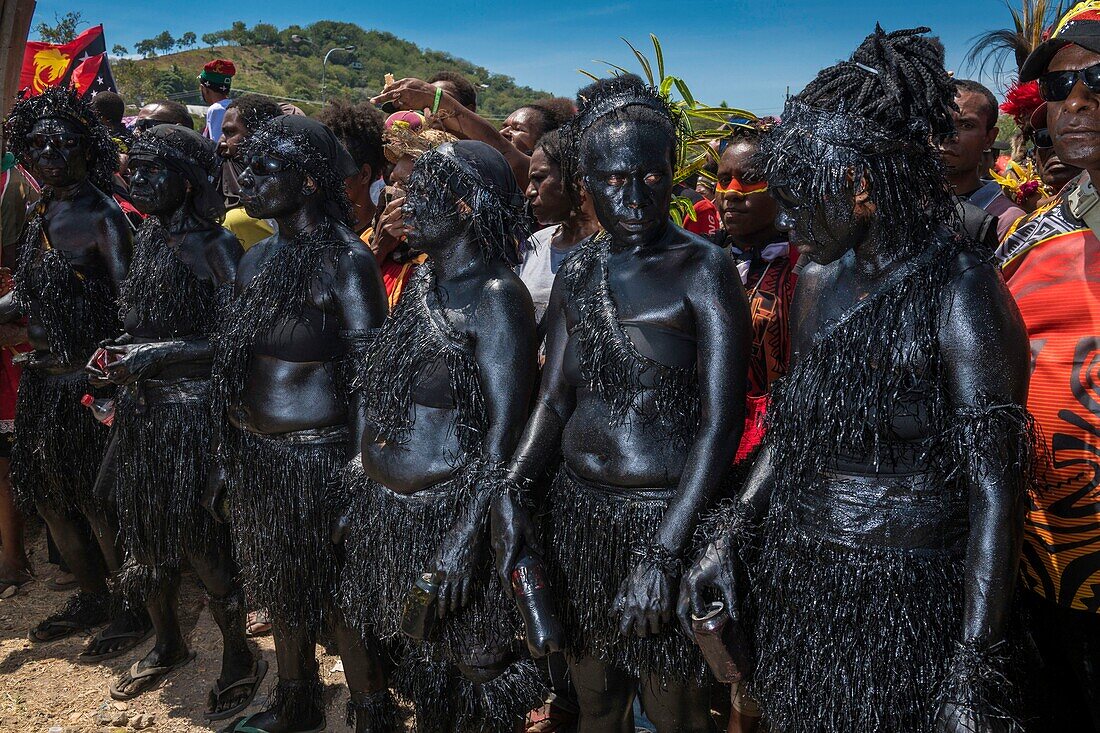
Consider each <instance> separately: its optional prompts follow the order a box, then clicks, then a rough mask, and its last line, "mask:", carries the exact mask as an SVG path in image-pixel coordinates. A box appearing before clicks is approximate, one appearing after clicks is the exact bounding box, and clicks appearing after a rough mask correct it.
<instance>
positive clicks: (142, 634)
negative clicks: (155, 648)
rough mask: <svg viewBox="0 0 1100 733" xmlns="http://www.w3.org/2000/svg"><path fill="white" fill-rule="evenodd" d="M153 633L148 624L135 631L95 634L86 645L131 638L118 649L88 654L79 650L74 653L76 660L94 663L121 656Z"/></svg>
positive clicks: (82, 662)
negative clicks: (146, 626) (77, 652)
mask: <svg viewBox="0 0 1100 733" xmlns="http://www.w3.org/2000/svg"><path fill="white" fill-rule="evenodd" d="M152 635H153V627H152V626H150V627H149V628H147V629H140V630H137V631H120V632H119V633H117V634H103V633H100V634H96V636H95V637H93V638H92V640H91V641H90V642H88V646H92V645H99V644H102V643H104V642H111V641H115V640H120V639H131V640H132V643H129V644H125V645H123V646H122V648H120V649H112V650H111V651H109V652H102V653H101V654H88V653H87V652H80V654H78V655H76V661H78V662H80V663H81V664H95V663H96V662H103V661H106V660H108V659H114V658H115V657H121V656H122V655H123V654H125V653H126V652H128V651H131V650H133V649H134V648H135V647H138V646H141V644H142V643H143V642H144V641H145V640H146V639H148V638H149V637H150V636H152Z"/></svg>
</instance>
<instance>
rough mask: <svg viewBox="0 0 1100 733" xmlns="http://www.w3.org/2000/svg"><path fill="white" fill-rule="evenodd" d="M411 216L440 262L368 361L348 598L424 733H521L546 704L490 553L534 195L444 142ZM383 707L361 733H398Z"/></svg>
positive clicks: (489, 163) (414, 181)
mask: <svg viewBox="0 0 1100 733" xmlns="http://www.w3.org/2000/svg"><path fill="white" fill-rule="evenodd" d="M405 210H406V216H405V231H406V233H407V235H408V238H409V242H410V244H411V245H412V246H413V247H415V248H416V249H418V250H421V251H423V252H425V253H426V254H427V255H428V259H427V261H426V262H425V263H424V264H422V265H420V266H419V268H418V269H417V270H416V272H415V273H414V275H413V277H412V280H411V281H410V282H409V284H408V285H407V286H406V289H405V292H404V295H403V296H402V298H401V300H400V302H399V303H398V305H397V308H396V310H395V311H394V313H393V316H392V317H391V318H390V320H389V321H387V323H386V325H385V326H384V327H383V328H382V330H381V331H380V333H379V334H378V337H377V338H376V340H375V342H374V344H373V345H372V346H371V347H370V348H369V349H368V350H367V351H366V352H365V353H364V354H363V356H362V358H361V359H360V360H358V361H357V367H358V371H359V379H358V381H357V383H356V386H357V388H358V389H360V390H361V391H362V394H363V400H364V403H365V405H366V413H365V417H366V424H365V426H364V429H363V433H362V434H363V443H362V466H361V468H362V472H364V473H365V476H362V475H360V476H359V477H355V476H354V472H353V473H352V474H350V475H349V484H348V490H349V491H352V492H353V493H354V499H353V500H352V502H351V505H350V508H349V512H348V515H347V519H348V522H349V525H348V528H347V534H346V538H345V540H344V547H345V552H346V557H347V563H346V565H345V567H344V570H343V575H342V578H341V593H340V598H341V602H342V603H343V605H344V608H345V613H346V614H347V615H348V617H349V618H350V619H353V620H354V621H355V626H356V627H357V628H358V629H359V630H360V631H361V632H362V633H363V634H364V635H370V634H373V633H376V634H380V635H381V636H382V637H383V638H384V639H386V640H389V641H390V642H391V643H392V642H393V641H395V640H396V641H399V644H398V649H399V651H398V660H397V668H396V669H395V671H394V679H393V685H394V687H395V688H396V689H397V690H398V691H399V692H401V693H402V695H403V696H404V697H406V698H408V699H411V700H412V701H413V703H414V705H415V708H416V715H417V729H418V730H420V731H425V732H429V731H438V732H439V733H467V732H468V733H475V732H476V733H510V732H511V731H514V730H516V728H517V726H519V725H522V723H523V719H524V716H525V715H526V713H527V712H528V711H529V710H531V709H532V708H534V707H535V706H537V705H538V704H539V703H540V702H542V700H543V698H544V695H545V690H544V688H543V685H542V681H541V679H540V676H539V674H538V671H537V669H536V667H535V666H534V664H533V663H532V661H531V660H530V659H527V658H526V653H525V651H524V650H523V649H522V645H521V643H520V641H519V640H520V637H521V635H522V627H521V625H520V618H519V615H518V614H517V613H516V610H515V601H513V600H512V598H511V597H510V593H509V592H508V589H510V587H511V584H510V583H509V582H508V581H507V580H505V581H504V582H498V578H497V576H496V574H495V573H494V572H493V567H492V556H491V554H490V552H489V548H488V545H487V543H486V542H485V541H484V540H485V537H486V534H487V529H488V514H489V503H490V501H491V499H492V498H493V496H494V495H495V493H496V492H498V491H499V490H500V489H501V486H502V485H503V478H504V476H503V465H504V462H505V461H506V460H507V459H508V458H509V457H510V456H511V453H512V451H513V450H514V449H515V446H516V443H517V441H518V440H519V436H520V433H521V431H522V430H523V425H524V422H525V420H526V418H527V411H528V406H529V405H530V401H531V395H532V393H533V391H534V385H535V382H536V379H537V373H538V368H537V365H536V359H535V351H536V342H535V321H534V309H533V307H532V305H531V297H530V295H529V294H528V292H527V289H526V288H525V287H524V285H523V283H522V282H521V281H520V279H519V278H518V277H517V276H516V275H515V273H514V272H513V270H512V268H513V266H514V265H515V263H516V262H517V260H518V247H519V244H520V243H521V242H522V241H523V239H524V237H525V235H526V223H525V214H524V207H523V195H522V193H521V192H520V190H519V187H518V186H517V185H516V181H515V177H514V176H513V175H512V171H511V169H510V168H509V166H508V164H507V162H506V161H505V159H504V157H503V156H502V155H501V154H500V153H498V152H497V151H495V150H493V149H492V148H490V147H489V146H488V145H486V144H484V143H481V142H476V141H459V142H453V143H452V142H448V143H444V144H442V145H440V146H438V147H436V148H434V149H432V150H429V151H428V152H426V153H424V154H423V155H421V156H420V157H419V158H418V159H417V160H416V162H415V163H414V165H413V170H412V174H411V175H410V176H409V179H408V183H407V188H406V203H405ZM421 573H424V575H425V576H427V577H428V578H429V580H428V581H427V582H428V583H429V584H430V585H431V586H433V587H434V591H433V592H434V597H433V598H431V599H429V600H427V601H426V603H425V604H424V605H425V606H427V607H426V608H425V609H424V610H425V612H426V613H429V614H432V615H434V616H435V617H436V621H435V623H434V630H429V631H428V637H427V638H426V639H424V640H419V641H415V640H410V639H408V638H405V637H403V635H402V631H403V630H406V631H407V630H408V629H407V625H403V623H402V618H403V614H407V613H408V611H407V610H406V601H405V600H404V599H405V597H406V594H408V593H409V591H410V590H411V588H412V581H413V580H415V579H416V578H417V577H418V576H420V574H421ZM347 660H348V657H347V656H345V667H347ZM348 682H349V685H352V679H351V677H350V676H349V678H348ZM352 689H353V691H356V690H355V688H354V686H353V688H352ZM356 692H358V691H356ZM375 700H376V701H374V702H371V701H368V700H367V699H363V704H362V706H359V707H358V708H357V711H356V712H357V714H358V716H359V717H358V723H359V727H358V728H357V730H359V731H360V732H361V733H362V732H365V731H371V732H372V733H374V732H377V731H388V730H390V727H388V725H389V724H387V725H385V726H384V725H383V723H382V722H381V721H382V719H383V716H382V715H381V714H380V713H381V711H382V710H386V709H387V707H388V706H389V703H386V706H383V704H382V699H381V698H379V697H378V696H377V695H376V698H375ZM355 702H356V698H355V697H353V703H355ZM357 705H358V703H357Z"/></svg>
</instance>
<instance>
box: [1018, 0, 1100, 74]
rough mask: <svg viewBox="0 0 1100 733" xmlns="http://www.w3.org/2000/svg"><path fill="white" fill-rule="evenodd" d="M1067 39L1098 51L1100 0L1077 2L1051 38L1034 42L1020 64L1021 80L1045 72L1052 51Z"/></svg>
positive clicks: (1065, 42) (1053, 52)
mask: <svg viewBox="0 0 1100 733" xmlns="http://www.w3.org/2000/svg"><path fill="white" fill-rule="evenodd" d="M1070 43H1075V44H1077V45H1078V46H1081V47H1082V48H1087V49H1088V50H1089V51H1092V52H1093V53H1100V0H1087V1H1086V2H1081V3H1077V4H1076V5H1074V6H1073V7H1072V8H1071V9H1070V10H1069V12H1068V13H1066V14H1065V15H1063V16H1062V19H1061V20H1060V21H1058V25H1057V26H1055V28H1054V32H1053V33H1052V34H1051V36H1050V38H1049V39H1047V40H1046V41H1043V42H1042V43H1040V44H1039V45H1038V46H1036V47H1035V50H1034V51H1032V52H1031V55H1029V56H1028V57H1027V60H1026V61H1024V65H1023V66H1022V67H1020V81H1021V82H1029V81H1033V80H1035V79H1038V78H1039V77H1040V76H1042V75H1043V74H1045V73H1046V71H1047V65H1048V64H1049V63H1050V60H1051V59H1052V58H1054V54H1056V53H1058V52H1059V51H1061V50H1062V49H1063V48H1064V47H1065V46H1067V45H1068V44H1070Z"/></svg>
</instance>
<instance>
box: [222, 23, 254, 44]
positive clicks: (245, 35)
mask: <svg viewBox="0 0 1100 733" xmlns="http://www.w3.org/2000/svg"><path fill="white" fill-rule="evenodd" d="M221 35H222V38H224V39H225V40H227V41H229V42H230V43H234V44H236V45H238V46H244V45H247V44H248V42H249V41H250V40H251V38H252V37H251V34H249V32H248V26H247V25H245V24H244V21H243V20H235V21H233V25H232V26H231V27H230V28H229V30H227V31H222V32H221Z"/></svg>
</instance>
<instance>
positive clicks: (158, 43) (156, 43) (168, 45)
mask: <svg viewBox="0 0 1100 733" xmlns="http://www.w3.org/2000/svg"><path fill="white" fill-rule="evenodd" d="M151 40H152V41H153V47H154V48H156V49H157V50H158V51H163V52H164V53H169V52H171V50H172V49H173V48H175V47H176V39H175V38H173V37H172V34H171V33H169V32H168V31H161V32H160V33H158V34H157V35H156V36H155V37H154V38H152V39H151Z"/></svg>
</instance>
